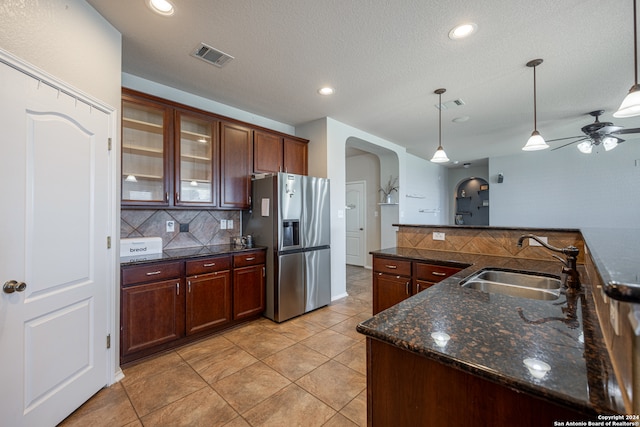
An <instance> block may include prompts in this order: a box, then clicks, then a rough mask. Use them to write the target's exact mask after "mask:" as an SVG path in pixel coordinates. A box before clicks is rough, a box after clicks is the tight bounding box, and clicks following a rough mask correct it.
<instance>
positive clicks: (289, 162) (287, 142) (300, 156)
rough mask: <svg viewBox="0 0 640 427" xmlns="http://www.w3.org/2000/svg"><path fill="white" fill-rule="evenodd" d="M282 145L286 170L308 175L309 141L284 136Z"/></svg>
mask: <svg viewBox="0 0 640 427" xmlns="http://www.w3.org/2000/svg"><path fill="white" fill-rule="evenodd" d="M282 146H283V152H282V157H283V162H284V171H285V172H289V173H295V174H298V175H306V174H307V171H308V168H307V149H308V148H307V141H301V140H297V139H292V138H284V141H283V144H282Z"/></svg>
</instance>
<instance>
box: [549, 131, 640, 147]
mask: <svg viewBox="0 0 640 427" xmlns="http://www.w3.org/2000/svg"><path fill="white" fill-rule="evenodd" d="M639 131H640V129H639ZM573 138H584V135H578V136H568V137H566V138H556V139H549V140H547V142H554V141H564V140H565V139H573ZM572 144H573V142H572Z"/></svg>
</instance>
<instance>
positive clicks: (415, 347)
mask: <svg viewBox="0 0 640 427" xmlns="http://www.w3.org/2000/svg"><path fill="white" fill-rule="evenodd" d="M372 253H373V254H377V255H384V256H391V257H397V258H399V259H410V260H419V261H431V262H436V263H438V262H444V263H447V264H454V265H455V263H458V264H461V267H466V268H464V269H463V270H462V271H460V272H458V273H456V274H455V275H453V276H451V277H449V278H447V279H445V280H443V281H442V282H440V283H438V284H436V285H434V286H432V287H430V288H429V289H427V290H425V291H423V292H420V293H418V294H417V295H415V296H413V297H411V298H409V299H407V300H405V301H403V302H401V303H399V304H397V305H395V306H393V307H391V308H389V309H387V310H384V311H382V312H381V313H378V314H377V315H376V316H374V317H373V318H371V319H369V320H366V321H364V322H362V323H360V324H359V325H358V327H357V330H358V331H359V332H360V333H362V334H365V335H367V336H369V337H371V338H376V339H379V340H381V341H385V342H388V343H390V344H392V345H394V346H397V347H400V348H402V349H405V350H408V351H411V352H414V353H417V354H420V355H422V356H424V357H428V358H431V359H434V360H437V361H439V362H440V363H443V364H446V365H449V366H451V367H454V368H457V369H460V370H463V371H466V372H469V373H471V374H473V375H476V376H480V377H483V378H485V379H487V380H490V381H493V382H496V383H499V384H502V385H504V386H506V387H509V388H512V389H515V390H518V391H522V392H525V393H528V394H531V395H533V396H536V397H539V398H542V399H546V400H549V401H551V402H554V403H556V404H559V405H563V406H566V407H569V408H571V409H573V410H578V411H581V412H583V413H586V414H609V413H624V412H625V408H624V404H623V402H622V399H621V397H620V391H619V386H618V384H617V381H616V377H615V375H614V372H613V367H612V366H611V361H610V359H609V355H608V353H607V350H606V347H605V344H604V341H603V337H602V333H601V330H600V327H599V323H598V318H597V316H596V312H595V305H594V301H593V299H592V297H591V292H590V288H589V284H583V285H584V286H583V290H582V291H581V292H579V293H577V294H575V295H566V294H565V295H561V297H560V298H559V299H558V300H555V301H540V300H529V299H524V298H514V297H511V296H508V295H501V294H489V293H485V292H482V291H478V290H475V289H467V288H463V287H461V286H460V285H459V283H460V281H461V280H463V279H464V278H465V277H467V276H469V275H471V274H472V273H475V272H476V271H478V270H480V269H482V268H489V267H494V268H502V269H512V270H518V271H531V272H540V273H551V274H554V275H557V276H558V275H559V274H560V269H561V265H560V263H559V262H555V261H551V262H549V261H537V260H527V259H516V258H508V257H498V256H486V255H473V254H459V253H453V252H440V251H433V250H422V249H409V248H390V249H383V250H379V251H374V252H372ZM581 275H582V277H586V274H581ZM567 299H569V304H571V305H572V306H573V307H574V308H575V309H574V311H575V315H576V317H575V318H576V320H575V321H571V320H570V319H568V317H567V314H566V313H565V309H566V308H567V307H568V302H567ZM433 332H445V333H446V334H448V335H449V336H450V337H451V338H450V340H449V341H448V342H447V344H446V345H445V346H444V347H438V346H437V345H436V344H435V341H434V339H433V338H432V337H431V334H432V333H433ZM527 358H535V359H538V360H540V361H543V362H545V363H547V364H549V365H550V366H551V370H550V371H549V372H548V373H547V374H546V375H545V376H544V377H543V378H542V379H536V378H534V377H533V376H532V375H531V374H530V373H529V371H528V370H527V368H526V367H525V365H524V363H523V361H524V359H527Z"/></svg>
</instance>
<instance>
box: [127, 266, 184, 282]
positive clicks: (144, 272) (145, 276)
mask: <svg viewBox="0 0 640 427" xmlns="http://www.w3.org/2000/svg"><path fill="white" fill-rule="evenodd" d="M181 275H182V261H175V262H164V263H161V264H153V265H141V266H139V267H124V268H123V269H122V286H127V285H132V284H134V283H144V282H150V281H152V280H153V281H159V280H166V279H173V278H178V277H180V276H181Z"/></svg>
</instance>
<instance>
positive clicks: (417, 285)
mask: <svg viewBox="0 0 640 427" xmlns="http://www.w3.org/2000/svg"><path fill="white" fill-rule="evenodd" d="M416 291H417V292H420V283H416Z"/></svg>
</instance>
